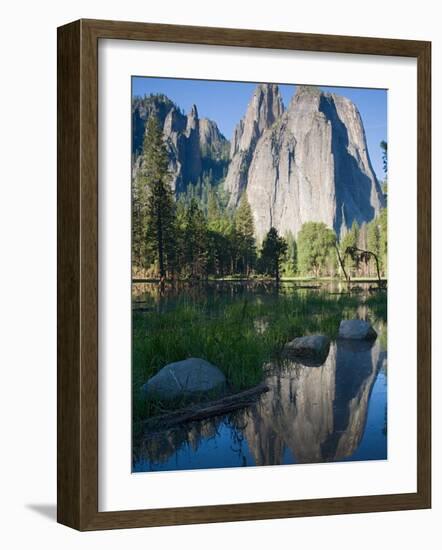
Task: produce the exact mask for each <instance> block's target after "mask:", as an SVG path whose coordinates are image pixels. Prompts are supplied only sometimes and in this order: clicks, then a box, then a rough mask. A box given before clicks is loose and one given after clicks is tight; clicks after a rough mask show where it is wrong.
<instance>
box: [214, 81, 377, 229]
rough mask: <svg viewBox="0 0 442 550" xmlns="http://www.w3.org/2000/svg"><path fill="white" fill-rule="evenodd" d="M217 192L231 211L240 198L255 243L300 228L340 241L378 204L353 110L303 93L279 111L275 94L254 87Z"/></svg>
mask: <svg viewBox="0 0 442 550" xmlns="http://www.w3.org/2000/svg"><path fill="white" fill-rule="evenodd" d="M262 104H263V105H265V106H266V108H258V106H260V105H262ZM225 186H226V189H227V190H228V191H229V192H230V204H231V205H233V206H234V205H237V204H238V202H239V199H240V197H241V194H242V193H243V192H246V193H247V198H248V201H249V203H250V206H251V209H252V212H253V218H254V222H255V232H256V236H257V238H258V239H259V240H260V239H262V238H263V236H264V235H265V233H266V232H267V231H268V230H269V228H270V227H272V226H274V227H276V228H277V229H278V231H279V232H280V233H281V234H286V233H288V232H291V233H292V234H293V235H295V236H296V234H297V233H298V231H299V229H300V228H301V226H302V224H303V223H305V222H308V221H318V222H324V223H325V224H326V225H327V226H329V227H332V228H334V229H335V231H336V233H337V234H338V235H340V234H342V233H343V232H345V231H346V229H348V228H349V227H350V226H351V225H352V223H353V221H354V220H355V221H357V222H358V223H359V224H361V223H362V222H367V221H369V220H371V219H372V218H373V217H374V216H375V215H376V214H377V213H378V212H379V209H380V208H381V207H382V206H384V200H385V199H384V196H383V194H382V191H381V188H380V185H379V182H378V181H377V179H376V176H375V173H374V170H373V168H372V166H371V162H370V158H369V155H368V149H367V143H366V138H365V132H364V127H363V124H362V119H361V117H360V114H359V112H358V110H357V108H356V106H355V105H354V104H353V103H352V102H351V101H350V100H349V99H347V98H345V97H342V96H339V95H336V94H328V93H324V92H321V91H320V90H319V89H317V88H315V87H310V86H299V87H298V88H297V92H296V94H295V95H294V97H293V98H292V100H291V102H290V105H289V106H288V108H287V110H285V111H283V107H282V100H281V96H280V93H279V90H278V87H277V86H275V85H273V84H260V85H259V86H258V87H257V89H256V91H255V93H254V95H253V97H252V99H251V102H250V104H249V107H248V109H247V113H246V115H245V117H244V118H243V119H242V121H241V122H240V124H239V125H238V127H237V129H236V131H235V135H234V137H233V139H232V145H231V162H230V167H229V171H228V174H227V177H226V182H225Z"/></svg>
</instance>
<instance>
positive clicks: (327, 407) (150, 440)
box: [137, 340, 386, 469]
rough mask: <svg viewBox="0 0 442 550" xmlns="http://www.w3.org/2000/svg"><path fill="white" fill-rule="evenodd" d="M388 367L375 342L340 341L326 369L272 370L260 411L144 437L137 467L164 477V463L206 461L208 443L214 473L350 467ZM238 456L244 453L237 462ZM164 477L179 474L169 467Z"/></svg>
mask: <svg viewBox="0 0 442 550" xmlns="http://www.w3.org/2000/svg"><path fill="white" fill-rule="evenodd" d="M384 362H386V352H384V351H381V345H380V343H379V341H378V340H377V341H376V342H374V343H373V342H348V341H343V340H338V341H337V342H335V343H333V344H332V345H331V347H330V352H329V355H328V357H327V359H326V361H325V363H324V364H323V365H322V366H319V367H307V366H303V365H301V364H298V363H294V362H290V363H287V364H285V365H284V366H279V367H276V366H275V367H272V368H271V371H270V372H269V375H268V378H267V383H268V385H269V387H270V391H269V392H267V393H265V394H263V395H262V397H261V399H260V401H259V402H258V403H257V404H255V405H254V406H252V407H250V408H248V409H246V410H243V411H238V412H237V413H235V414H233V415H230V416H229V417H219V418H215V419H212V420H206V421H204V422H196V423H192V424H189V425H186V426H182V427H180V428H178V429H174V430H166V431H164V432H161V433H157V434H155V435H151V436H148V437H146V438H145V440H144V442H143V444H142V446H141V448H140V449H138V452H137V454H138V461H139V464H144V465H146V464H150V465H151V467H152V464H153V465H154V466H153V467H152V469H156V468H158V469H161V466H159V467H158V465H161V464H165V463H167V461H169V464H170V463H171V461H172V462H173V460H176V461H177V462H178V461H179V462H184V463H186V460H187V461H189V455H192V457H193V456H194V457H197V455H198V453H201V454H202V455H204V453H205V452H206V453H207V452H208V451H207V450H206V448H207V447H208V442H210V443H211V444H213V445H215V448H216V452H217V454H218V456H217V460H219V461H220V462H219V463H217V462H216V463H215V465H216V466H217V467H220V466H222V465H236V466H240V465H257V466H265V465H276V464H286V463H293V462H296V463H314V462H332V461H339V460H345V459H351V457H352V455H353V454H354V453H355V452H356V451H357V450H358V447H359V445H360V443H361V440H362V437H363V435H364V432H365V427H366V421H367V414H368V405H369V402H370V395H371V392H372V388H373V385H374V382H375V380H376V377H377V375H378V372H379V369H380V368H381V367H382V366H383V363H384ZM226 439H227V443H228V445H226ZM224 447H226V449H227V450H226V449H224ZM234 448H235V449H234ZM223 449H224V450H223ZM233 452H235V453H239V454H238V457H237V458H235V459H232V457H231V455H232V453H233ZM223 453H226V454H225V455H223ZM183 457H184V458H183ZM226 457H227V458H226ZM288 457H289V458H288ZM223 460H224V461H225V463H223ZM231 462H232V463H231ZM189 464H192V462H191V460H190V462H189ZM209 465H210V464H209ZM187 467H195V466H191V465H190V466H189V465H188V466H187ZM198 467H204V466H201V465H200V466H198ZM205 467H208V466H207V465H206V466H205ZM139 468H140V467H139ZM143 468H144V469H150V468H147V467H145V466H144V467H141V469H143ZM165 469H175V468H173V467H172V468H171V467H170V466H167V464H166V468H165ZM184 469H185V468H184Z"/></svg>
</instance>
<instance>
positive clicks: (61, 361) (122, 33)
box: [57, 20, 431, 531]
mask: <svg viewBox="0 0 442 550" xmlns="http://www.w3.org/2000/svg"><path fill="white" fill-rule="evenodd" d="M103 38H105V39H116V40H118V39H123V40H139V41H158V42H173V43H182V44H202V45H222V46H236V47H249V48H273V49H279V50H304V51H310V52H335V53H346V54H371V55H378V56H403V57H412V58H416V59H417V70H418V90H417V92H418V108H417V112H418V143H417V152H418V171H417V178H418V194H417V198H416V200H417V212H418V246H417V266H418V292H417V296H418V304H417V308H418V309H417V311H418V319H417V321H418V334H417V341H418V346H417V358H418V361H417V369H418V373H417V410H418V418H417V448H418V456H417V492H416V493H406V494H384V495H373V496H356V497H345V498H321V499H311V500H293V501H278V502H254V503H247V504H233V505H215V506H195V507H186V508H167V509H147V510H136V511H124V510H122V511H115V512H99V511H98V183H97V182H98V162H97V156H98V145H97V144H98V124H97V109H98V41H99V40H100V39H103ZM430 74H431V44H430V43H429V42H422V41H407V40H392V39H382V38H362V37H348V36H332V35H314V34H298V33H286V32H268V31H265V32H263V31H257V30H239V29H238V30H237V29H224V28H206V27H192V26H176V25H160V24H148V23H133V22H119V21H99V20H79V21H75V22H73V23H70V24H67V25H65V26H63V27H60V28H59V29H58V127H57V130H58V225H57V229H58V460H57V467H58V506H57V509H58V521H59V522H60V523H62V524H65V525H68V526H70V527H73V528H75V529H79V530H81V531H87V530H97V529H113V528H131V527H148V526H160V525H176V524H191V523H208V522H223V521H242V520H252V519H272V518H283V517H298V516H315V515H331V514H346V513H361V512H380V511H388V510H408V509H418V508H429V507H430V506H431V471H430V468H431V448H430V444H431V439H430V437H431V421H430V414H431V402H430V397H431V380H430V357H431V351H430V350H431V321H430V313H431V311H430V309H431V280H430V277H431V269H430V267H431V266H430V262H431V259H430V250H431V235H430V222H431V220H430V201H431V194H430V179H431V106H430V101H431V81H430Z"/></svg>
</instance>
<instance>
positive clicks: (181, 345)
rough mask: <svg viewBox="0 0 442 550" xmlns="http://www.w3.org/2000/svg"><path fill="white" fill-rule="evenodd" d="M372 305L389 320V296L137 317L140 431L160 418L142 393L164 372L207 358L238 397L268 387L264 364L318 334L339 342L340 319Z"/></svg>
mask: <svg viewBox="0 0 442 550" xmlns="http://www.w3.org/2000/svg"><path fill="white" fill-rule="evenodd" d="M363 303H365V304H367V305H368V306H369V308H370V312H373V314H374V319H373V321H374V320H375V318H379V317H380V318H383V319H386V294H385V293H376V294H374V295H372V296H370V297H368V298H366V299H365V298H364V296H362V295H352V294H349V295H330V294H327V293H322V292H317V293H311V292H310V293H302V292H297V293H295V294H291V295H279V296H276V295H271V294H269V295H259V296H257V295H252V296H249V297H247V298H241V297H235V298H230V297H225V296H216V297H213V296H212V297H206V298H199V299H195V298H190V297H188V296H186V295H185V294H183V295H181V296H180V297H178V298H177V299H176V300H175V301H174V302H173V303H172V304H169V307H168V309H166V311H164V312H162V313H158V312H157V311H155V310H148V311H143V312H137V311H136V310H135V311H134V312H133V397H134V400H133V412H134V424H135V423H136V422H137V421H139V420H142V419H143V418H146V417H148V416H151V415H154V414H158V413H159V412H160V411H161V410H162V407H161V404H158V403H157V404H153V403H149V402H147V401H146V400H145V399H143V398H142V396H141V395H140V391H139V388H140V387H141V385H142V384H143V383H144V382H146V380H147V379H148V378H150V377H151V376H153V375H154V374H155V373H157V372H158V371H159V370H160V369H161V368H162V367H164V365H166V364H167V363H171V362H173V361H180V360H183V359H186V358H188V357H201V358H203V359H206V360H207V361H209V362H211V363H213V364H214V365H216V366H218V367H219V368H220V369H221V370H222V371H223V372H224V374H225V376H226V378H227V381H228V383H229V385H230V387H231V389H232V390H233V391H240V390H242V389H246V388H249V387H252V386H254V385H256V384H258V383H259V382H261V381H262V379H263V376H264V373H263V365H265V363H267V362H269V361H271V360H277V359H278V357H279V356H280V353H281V351H282V349H283V347H284V345H285V344H286V343H287V342H288V341H289V340H291V339H293V338H295V337H297V336H303V335H306V334H311V333H316V332H320V333H323V334H327V335H328V336H329V337H330V338H335V337H336V336H337V333H338V328H339V323H340V321H341V319H348V318H354V317H355V316H356V315H357V313H356V312H357V308H358V306H360V305H361V304H363Z"/></svg>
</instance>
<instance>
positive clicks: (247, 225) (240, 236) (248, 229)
mask: <svg viewBox="0 0 442 550" xmlns="http://www.w3.org/2000/svg"><path fill="white" fill-rule="evenodd" d="M235 229H236V233H237V244H238V260H239V264H240V265H239V268H240V270H241V272H242V273H245V275H246V276H249V274H250V270H251V269H252V268H253V266H254V264H255V261H256V243H255V235H254V233H255V231H254V225H253V216H252V209H251V208H250V204H249V201H248V200H247V194H246V193H243V194H242V196H241V200H240V202H239V205H238V209H237V210H236V212H235Z"/></svg>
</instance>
